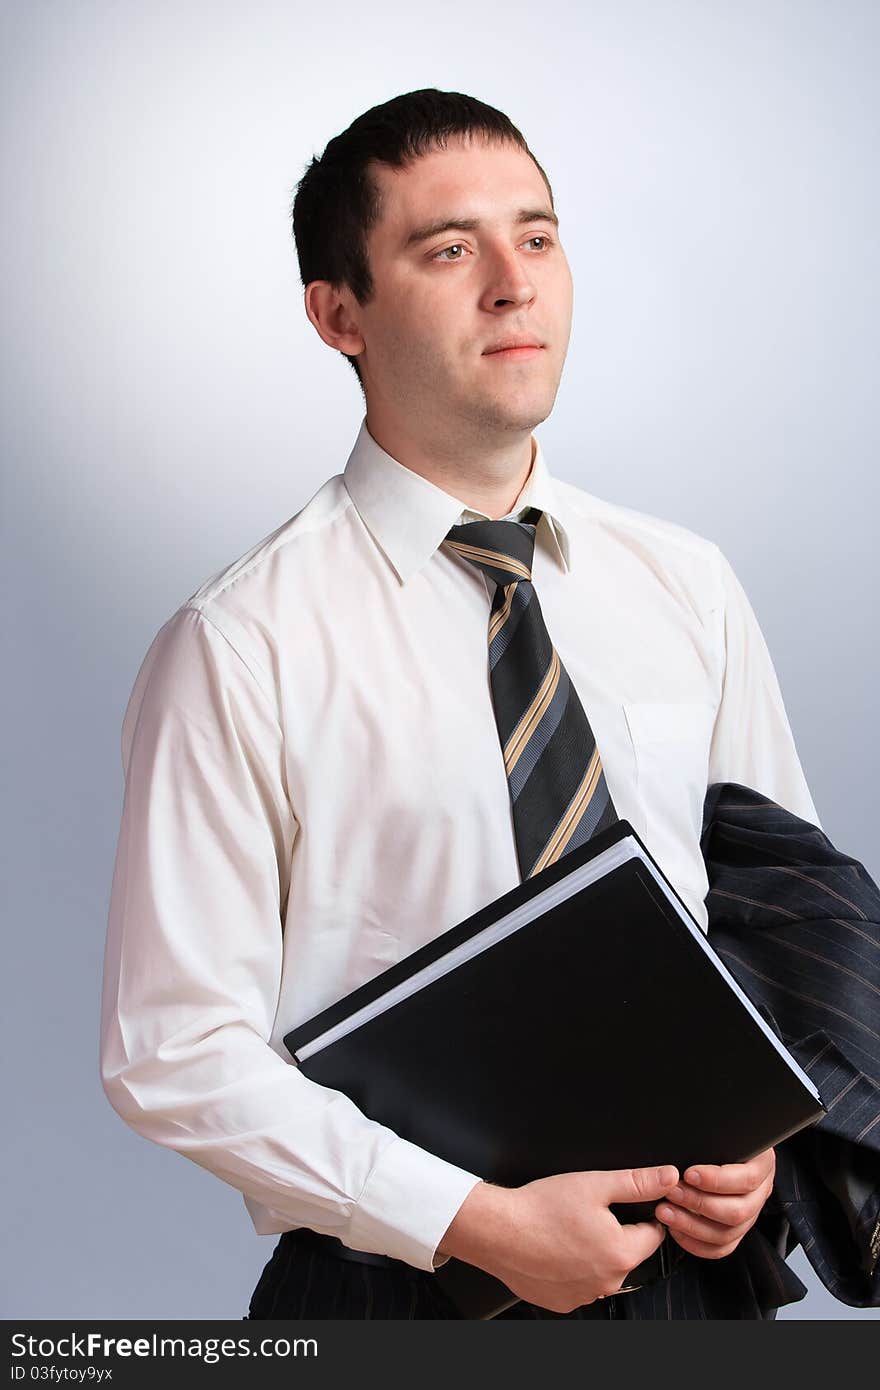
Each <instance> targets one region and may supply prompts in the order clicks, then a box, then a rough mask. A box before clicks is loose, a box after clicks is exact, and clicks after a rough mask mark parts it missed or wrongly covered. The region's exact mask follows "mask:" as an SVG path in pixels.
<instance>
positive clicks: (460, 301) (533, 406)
mask: <svg viewBox="0 0 880 1390" xmlns="http://www.w3.org/2000/svg"><path fill="white" fill-rule="evenodd" d="M447 222H449V223H450V224H451V225H449V226H446V227H444V226H443V224H445V223H447ZM293 230H294V237H295V239H296V247H297V253H298V256H299V264H300V275H301V278H302V282H303V285H304V286H305V304H306V311H307V313H308V315H309V318H310V319H311V321H312V323H313V324H314V326H315V328H316V329H317V331H318V332H319V334H320V335H321V337H322V338H323V339H324V341H325V342H327V343H329V344H330V345H331V346H333V347H335V348H336V349H337V350H339V351H341V352H342V353H343V354H344V355H345V356H346V357H348V360H349V362H350V363H351V364H352V366H353V367H354V370H355V372H356V373H357V375H358V379H359V381H360V382H361V386H362V389H363V391H364V394H365V397H366V400H367V405H368V410H369V411H370V413H371V414H376V415H382V416H386V417H388V416H391V417H398V418H401V417H404V416H406V417H409V418H411V419H412V418H415V419H418V420H419V421H420V422H421V423H422V425H423V428H424V431H425V432H426V433H427V434H428V435H429V436H441V435H443V434H444V433H448V431H449V430H450V429H451V431H452V433H453V434H455V433H456V426H457V425H458V426H461V427H463V428H464V432H465V434H466V435H467V436H468V437H470V438H471V439H479V438H482V437H485V438H486V439H487V440H488V439H492V438H497V437H498V436H499V434H501V435H503V434H504V433H505V432H510V431H512V432H514V433H516V432H523V431H525V432H528V431H530V430H531V428H532V427H533V426H534V425H535V424H537V423H538V422H539V421H541V420H543V419H546V417H547V415H549V413H550V410H551V409H552V406H553V402H554V400H555V397H556V392H557V389H558V386H559V378H560V376H561V373H562V366H563V362H564V360H565V354H566V350H567V347H568V339H569V335H570V331H571V309H572V282H571V274H570V270H569V267H568V262H567V260H566V257H565V253H564V252H563V250H562V246H561V244H560V241H559V235H558V229H557V225H556V218H555V212H554V208H553V194H552V190H551V188H550V184H549V181H548V180H547V176H546V175H545V173H544V171H543V170H542V169H541V167H540V165H539V164H538V163H537V161H536V160H535V158H534V156H533V155H532V153H531V151H530V150H529V148H528V146H527V145H526V142H525V140H524V139H523V137H522V135H521V134H520V132H519V131H518V130H517V129H516V127H515V126H514V125H513V124H512V123H511V122H510V120H509V119H508V118H507V117H506V116H505V115H504V114H503V113H502V112H500V111H497V110H495V109H494V108H493V107H491V106H486V105H485V104H484V103H482V102H480V101H477V100H476V99H475V98H473V97H469V96H464V95H462V94H461V93H458V92H440V91H437V90H435V89H433V88H431V89H427V90H424V91H419V92H410V93H406V94H405V95H403V96H399V97H395V98H393V100H391V101H388V102H386V103H384V105H382V106H377V107H374V108H372V110H370V111H367V112H365V113H364V115H362V116H359V117H358V118H357V120H355V121H354V122H353V123H352V125H351V126H350V127H349V128H348V130H346V131H344V132H343V134H341V135H338V136H336V137H335V138H334V139H333V140H331V141H330V143H329V144H328V145H327V148H326V150H325V151H324V153H323V155H322V156H321V158H320V159H313V160H312V163H311V164H310V166H309V167H308V169H307V170H306V173H305V174H304V175H303V178H302V179H301V180H300V183H299V185H298V189H297V193H296V197H295V199H294V204H293ZM509 339H513V340H526V341H528V342H534V343H537V344H539V345H540V347H539V349H538V350H534V351H531V352H521V353H520V354H518V355H517V354H516V353H512V354H500V355H499V354H497V353H494V354H492V353H490V352H489V351H487V350H488V349H491V348H493V347H496V346H497V345H498V344H499V343H502V342H505V341H506V340H509Z"/></svg>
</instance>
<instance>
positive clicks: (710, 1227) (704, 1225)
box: [657, 1202, 755, 1245]
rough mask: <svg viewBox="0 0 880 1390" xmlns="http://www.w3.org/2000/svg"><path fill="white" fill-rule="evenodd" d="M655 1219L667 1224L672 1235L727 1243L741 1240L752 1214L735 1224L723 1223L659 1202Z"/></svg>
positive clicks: (709, 1243) (751, 1221) (717, 1243)
mask: <svg viewBox="0 0 880 1390" xmlns="http://www.w3.org/2000/svg"><path fill="white" fill-rule="evenodd" d="M657 1219H658V1220H659V1221H662V1222H663V1224H664V1225H665V1226H668V1227H669V1229H670V1231H671V1232H672V1234H673V1235H674V1236H676V1237H677V1236H679V1235H683V1236H688V1237H689V1238H690V1239H692V1240H699V1241H704V1242H705V1243H706V1244H707V1245H728V1244H729V1243H730V1241H731V1240H741V1239H742V1237H743V1236H744V1235H745V1233H746V1231H748V1230H749V1229H750V1228H751V1227H752V1225H753V1224H754V1220H755V1217H754V1215H752V1216H749V1217H748V1218H747V1219H746V1220H744V1221H739V1222H736V1223H735V1224H733V1223H732V1224H730V1225H723V1224H722V1223H721V1222H718V1221H710V1220H708V1219H707V1218H706V1217H705V1216H695V1215H694V1213H693V1212H690V1211H685V1210H684V1209H683V1208H682V1207H674V1206H670V1205H669V1204H668V1203H667V1202H661V1204H660V1206H658V1208H657Z"/></svg>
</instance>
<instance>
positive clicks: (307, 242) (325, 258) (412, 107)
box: [291, 87, 553, 390]
mask: <svg viewBox="0 0 880 1390" xmlns="http://www.w3.org/2000/svg"><path fill="white" fill-rule="evenodd" d="M457 135H478V136H482V137H483V138H484V139H487V140H496V141H499V142H502V143H504V142H506V143H509V144H514V145H518V146H519V148H520V149H522V150H524V151H525V153H526V154H528V155H529V156H530V157H531V158H532V160H533V161H534V163H535V167H536V168H537V170H538V172H539V173H540V175H541V177H542V178H543V180H544V182H545V184H546V185H547V192H548V193H549V195H550V204H551V207H552V206H553V190H552V188H551V187H550V180H549V179H548V178H547V175H546V174H545V173H544V170H543V169H542V168H541V166H540V164H539V163H538V161H537V159H535V156H534V155H533V154H532V151H531V150H530V149H529V147H528V145H527V144H526V141H525V139H524V138H523V136H522V134H521V133H520V131H519V130H517V128H516V126H515V125H514V124H513V122H512V121H511V120H510V119H509V118H508V117H507V116H505V115H504V112H503V111H498V110H496V108H495V107H494V106H487V105H486V103H485V102H482V101H478V100H477V99H476V97H470V96H465V94H464V93H463V92H441V91H438V90H437V88H436V87H423V88H421V89H420V90H419V91H417V92H404V93H403V94H402V95H401V96H397V97H392V98H391V100H390V101H386V102H383V103H382V105H381V106H373V107H371V108H370V110H369V111H365V112H364V113H363V115H361V116H358V117H357V119H356V120H354V121H352V123H351V125H350V126H349V127H348V129H347V130H344V131H343V132H342V134H341V135H336V136H334V137H333V139H332V140H330V141H329V143H328V145H327V148H326V149H325V150H324V153H323V154H322V155H321V157H320V159H319V158H318V157H317V156H315V157H313V159H312V162H311V164H309V166H308V168H307V169H306V171H305V173H304V174H303V176H302V178H301V179H300V181H299V183H298V184H297V189H296V195H295V197H294V200H293V205H292V208H291V216H292V220H293V236H294V240H295V242H296V253H297V257H298V259H299V273H300V279H301V280H302V283H303V287H305V286H306V285H308V284H309V283H310V282H311V281H312V280H328V281H329V282H330V284H331V285H333V286H334V287H335V288H337V289H338V288H340V287H341V286H343V285H345V286H347V287H348V289H350V290H351V292H352V294H353V295H354V297H355V299H356V300H357V302H358V303H359V304H365V303H366V302H367V301H368V300H369V299H370V298H371V296H372V294H373V290H374V284H373V277H372V274H371V272H370V265H369V260H368V257H367V237H368V234H369V232H370V230H371V228H372V227H374V226H375V225H376V223H377V222H378V220H379V216H380V214H381V210H382V208H381V197H380V192H379V188H378V186H377V184H376V182H375V180H374V179H373V178H371V177H370V172H369V169H368V165H369V164H370V162H371V161H372V160H377V161H379V162H380V163H382V164H389V165H391V166H393V167H395V168H401V167H403V166H404V165H407V164H410V163H412V162H413V160H415V159H418V158H419V156H420V155H423V154H426V153H427V152H428V151H429V150H433V149H435V148H437V147H445V145H446V142H447V140H448V139H449V138H450V137H454V136H457ZM344 356H345V357H346V358H347V360H348V362H349V363H350V364H351V366H352V367H353V368H354V371H355V374H356V376H357V379H358V381H359V382H360V383H361V389H362V390H363V378H362V376H361V373H360V368H359V367H358V364H357V358H356V357H349V356H348V354H347V353H345V354H344Z"/></svg>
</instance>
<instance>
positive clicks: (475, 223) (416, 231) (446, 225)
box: [404, 208, 559, 250]
mask: <svg viewBox="0 0 880 1390" xmlns="http://www.w3.org/2000/svg"><path fill="white" fill-rule="evenodd" d="M524 222H552V224H553V226H554V227H558V226H559V218H558V217H557V216H556V213H555V212H550V211H549V209H548V208H520V210H519V212H518V213H517V214H516V217H515V218H514V223H515V225H516V226H520V225H521V224H522V223H524ZM482 225H483V224H482V222H481V221H480V219H479V218H478V217H440V218H435V219H434V220H433V221H432V222H426V223H425V225H424V226H423V227H415V228H413V230H412V231H411V232H410V234H409V236H408V237H407V239H406V241H405V242H404V249H405V250H408V249H409V247H410V246H418V245H419V244H420V243H421V242H423V241H430V239H431V237H434V236H440V234H441V233H442V232H476V231H479V229H480V227H481V226H482Z"/></svg>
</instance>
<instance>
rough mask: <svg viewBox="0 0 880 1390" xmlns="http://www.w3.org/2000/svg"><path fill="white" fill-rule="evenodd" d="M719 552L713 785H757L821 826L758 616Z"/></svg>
mask: <svg viewBox="0 0 880 1390" xmlns="http://www.w3.org/2000/svg"><path fill="white" fill-rule="evenodd" d="M716 556H717V559H718V563H719V566H720V583H721V589H720V592H721V600H720V605H719V609H720V611H719V613H718V615H717V616H718V619H719V625H720V628H721V632H722V637H721V641H722V644H723V654H722V666H723V685H722V694H721V702H720V705H719V708H718V713H717V715H716V718H715V728H714V732H713V735H712V744H711V749H710V753H709V778H708V780H709V783H710V784H711V783H713V782H739V783H740V784H741V785H743V786H747V787H752V788H754V790H755V791H759V792H761V793H762V794H763V795H764V796H767V797H769V798H770V799H771V800H772V801H776V802H777V803H778V804H779V805H780V806H784V807H785V808H786V809H787V810H789V811H793V812H794V814H795V815H796V816H801V817H802V818H803V819H804V820H807V821H809V822H810V823H811V824H812V825H816V826H818V827H819V829H820V830H821V829H822V827H821V825H820V823H819V817H818V814H817V812H816V807H815V806H814V804H813V798H812V796H811V795H810V790H809V787H808V786H807V781H806V778H805V776H804V772H803V768H802V767H801V764H800V759H799V757H798V754H797V749H796V748H795V743H794V736H793V734H792V731H791V726H790V724H789V722H788V716H787V714H786V711H785V705H784V703H783V700H782V691H781V690H780V687H779V681H778V679H777V676H776V671H775V670H774V667H773V662H772V660H771V658H770V652H769V650H768V648H767V643H766V641H765V640H764V635H763V633H762V631H761V628H760V626H759V625H758V619H757V618H756V616H755V613H754V610H753V609H752V606H751V604H750V602H749V600H748V597H747V596H746V593H745V590H744V589H743V587H742V585H741V584H740V582H739V580H738V579H737V577H736V575H735V574H734V572H733V569H732V567H731V565H730V563H729V562H728V560H727V559H726V557H725V556H724V555H723V554H722V552H721V551H720V550H718V549H717V547H716Z"/></svg>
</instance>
